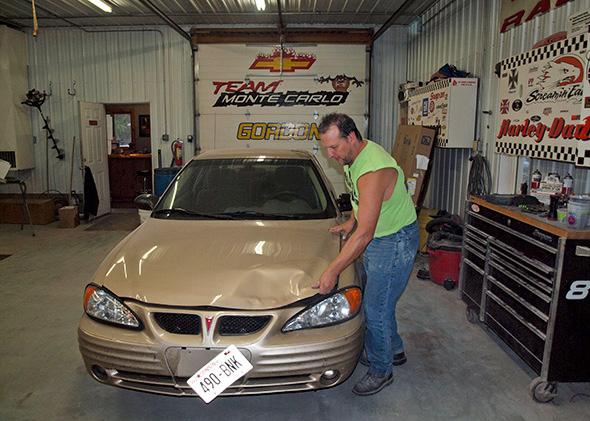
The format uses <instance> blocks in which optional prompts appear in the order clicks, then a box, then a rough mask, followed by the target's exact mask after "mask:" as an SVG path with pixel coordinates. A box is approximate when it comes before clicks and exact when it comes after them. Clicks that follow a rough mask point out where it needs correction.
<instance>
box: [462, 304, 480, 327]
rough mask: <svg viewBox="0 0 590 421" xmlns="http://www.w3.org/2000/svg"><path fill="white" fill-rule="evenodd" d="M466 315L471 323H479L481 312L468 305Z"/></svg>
mask: <svg viewBox="0 0 590 421" xmlns="http://www.w3.org/2000/svg"><path fill="white" fill-rule="evenodd" d="M465 316H466V317H467V321H468V322H469V323H473V324H477V323H479V313H478V312H477V310H476V309H475V308H473V307H467V310H466V311H465Z"/></svg>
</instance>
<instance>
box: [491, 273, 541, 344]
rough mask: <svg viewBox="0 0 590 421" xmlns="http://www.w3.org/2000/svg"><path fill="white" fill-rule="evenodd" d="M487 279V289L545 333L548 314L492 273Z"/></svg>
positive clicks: (533, 326) (532, 325) (516, 314)
mask: <svg viewBox="0 0 590 421" xmlns="http://www.w3.org/2000/svg"><path fill="white" fill-rule="evenodd" d="M487 280H488V283H487V291H489V292H491V293H493V294H494V296H495V297H497V298H498V299H500V300H501V301H502V303H503V304H505V305H506V306H507V307H508V309H509V310H510V311H511V312H512V313H513V314H514V315H515V316H518V317H519V318H520V319H522V320H524V321H525V322H526V324H527V326H530V328H531V330H534V331H535V332H538V333H540V334H542V335H545V333H546V332H547V321H548V320H549V316H548V315H547V314H545V313H543V312H542V311H541V310H539V309H538V308H537V307H535V306H533V305H532V304H530V303H529V302H528V301H526V300H525V299H524V298H522V297H520V296H519V295H518V294H517V293H516V292H515V290H514V289H511V288H509V287H508V286H507V285H506V284H505V283H504V282H500V281H499V280H498V279H497V278H496V277H495V276H493V275H492V274H490V275H488V277H487ZM486 311H487V308H486Z"/></svg>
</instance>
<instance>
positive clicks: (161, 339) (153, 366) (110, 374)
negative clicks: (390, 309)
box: [78, 308, 364, 396]
mask: <svg viewBox="0 0 590 421" xmlns="http://www.w3.org/2000/svg"><path fill="white" fill-rule="evenodd" d="M138 310H140V309H137V308H136V309H134V311H135V312H136V313H141V312H142V311H138ZM144 310H146V309H144ZM145 313H146V315H149V310H146V311H145ZM288 317H290V315H284V314H275V315H273V323H272V324H271V326H269V327H267V328H266V329H265V330H264V331H263V332H259V333H258V334H256V335H247V336H245V337H242V336H238V337H213V338H211V340H209V341H208V340H207V338H203V337H201V336H198V335H197V336H196V337H191V338H187V337H186V335H173V334H169V333H165V332H164V333H162V332H160V331H158V329H157V327H154V326H153V325H152V324H151V323H149V322H148V323H146V326H145V328H144V329H143V330H141V331H133V330H127V329H122V328H118V327H114V326H109V325H105V324H103V323H99V322H96V321H94V320H92V319H90V318H89V317H88V316H86V315H84V316H83V317H82V320H81V321H80V327H79V329H78V342H79V346H80V352H81V354H82V357H83V359H84V363H85V365H86V368H87V370H88V372H89V373H90V375H91V376H92V377H93V378H94V379H96V380H97V381H99V382H101V383H105V384H108V385H112V386H118V387H122V388H127V389H132V390H138V391H143V392H151V393H158V394H164V395H174V396H194V395H196V394H195V392H194V391H193V390H192V389H191V388H190V387H189V386H188V384H187V380H188V378H189V377H190V376H191V375H192V374H194V373H195V372H196V371H198V369H199V368H200V367H201V366H202V365H203V364H204V363H205V362H207V361H208V360H209V359H211V358H212V357H213V356H214V355H216V354H217V353H218V352H220V351H221V350H222V349H224V348H225V347H227V346H229V345H230V344H234V345H236V346H237V347H238V349H240V351H241V352H242V353H243V354H244V355H245V356H246V357H247V358H248V360H250V362H251V364H252V365H253V369H252V370H251V371H250V372H249V373H248V374H247V375H246V376H244V377H243V378H241V379H239V380H238V381H237V382H235V383H234V384H233V385H231V386H230V387H229V388H227V389H226V390H225V391H224V392H223V393H222V396H227V395H250V394H262V393H280V392H295V391H305V390H314V389H321V388H326V387H332V386H335V385H337V384H339V383H342V382H344V381H345V380H346V379H347V378H348V377H349V376H350V374H351V373H352V371H353V370H354V368H355V366H356V363H357V360H358V357H359V355H360V352H361V350H362V346H363V333H364V329H363V324H362V316H361V315H357V316H356V317H355V318H353V319H352V320H349V321H347V322H345V323H342V324H339V325H336V326H330V327H325V328H318V329H308V330H302V331H298V332H290V333H286V334H285V333H281V332H280V327H281V326H282V325H283V324H284V322H285V321H286V320H287V319H288ZM146 319H147V320H149V316H148V317H146ZM144 320H145V319H144ZM273 325H274V326H273ZM281 335H282V336H281ZM115 338H116V339H115ZM187 351H192V352H193V353H194V354H196V355H198V354H199V353H200V352H202V353H203V354H202V357H203V358H201V361H198V362H195V363H194V364H193V366H191V364H190V363H189V364H188V366H187V364H186V363H184V364H183V363H182V362H181V361H182V355H185V353H186V352H187ZM185 362H186V360H185Z"/></svg>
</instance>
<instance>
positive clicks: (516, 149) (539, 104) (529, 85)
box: [496, 34, 590, 166]
mask: <svg viewBox="0 0 590 421" xmlns="http://www.w3.org/2000/svg"><path fill="white" fill-rule="evenodd" d="M563 52H566V53H565V54H563ZM560 53H561V55H560ZM589 59H590V51H589V49H588V34H581V35H578V36H575V37H572V38H568V39H566V40H562V41H558V42H555V43H553V44H550V45H549V46H544V47H540V48H537V49H535V50H532V51H529V52H526V53H523V54H521V55H518V56H515V57H510V58H508V59H506V60H504V61H502V62H501V63H500V67H501V69H500V74H501V78H500V84H499V100H498V101H499V102H498V109H497V110H498V114H499V115H500V116H501V118H500V119H499V120H498V128H497V132H496V139H497V140H496V151H497V152H498V153H506V154H510V155H525V156H530V157H533V158H544V159H554V160H559V161H565V162H575V163H576V164H578V165H584V166H585V165H586V161H585V158H584V156H585V151H586V150H588V149H590V98H589V92H590V89H589V86H588V78H587V71H588V60H589Z"/></svg>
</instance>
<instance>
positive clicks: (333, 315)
mask: <svg viewBox="0 0 590 421" xmlns="http://www.w3.org/2000/svg"><path fill="white" fill-rule="evenodd" d="M361 301H362V294H361V290H360V289H359V288H356V287H353V288H348V289H344V290H341V291H338V292H335V293H334V294H332V295H330V296H329V297H327V298H325V299H324V300H322V301H320V302H319V303H317V304H314V305H313V306H311V307H309V308H306V309H305V310H303V311H302V312H301V313H299V314H296V315H295V316H294V317H292V318H291V319H290V320H289V321H288V322H287V323H285V325H284V326H283V329H282V331H283V332H291V331H293V330H299V329H308V328H312V327H324V326H330V325H334V324H337V323H342V322H345V321H347V320H350V319H352V318H353V317H354V316H356V315H357V314H358V312H359V310H360V308H361Z"/></svg>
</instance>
